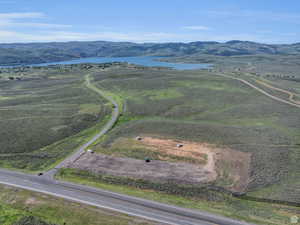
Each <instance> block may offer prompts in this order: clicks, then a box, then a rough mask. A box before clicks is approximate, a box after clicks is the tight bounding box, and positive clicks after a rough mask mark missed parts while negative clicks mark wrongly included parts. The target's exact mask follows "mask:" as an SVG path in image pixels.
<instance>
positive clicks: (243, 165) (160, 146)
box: [140, 137, 251, 192]
mask: <svg viewBox="0 0 300 225" xmlns="http://www.w3.org/2000/svg"><path fill="white" fill-rule="evenodd" d="M140 142H141V143H143V144H144V145H146V146H148V147H151V148H153V149H155V150H156V151H160V152H164V153H167V154H170V155H176V156H185V157H193V158H197V159H202V160H205V161H206V163H205V164H204V166H203V169H205V170H206V171H209V173H210V180H211V181H212V180H217V183H218V184H219V185H221V186H224V187H226V188H227V189H230V190H232V191H239V192H242V191H244V190H245V189H246V188H247V185H248V183H249V181H250V180H249V171H250V161H251V154H250V153H244V152H240V151H237V150H234V149H230V148H228V147H217V146H215V145H212V144H208V143H199V142H187V141H176V140H172V139H159V138H152V137H143V138H142V139H141V140H140ZM178 145H181V147H178Z"/></svg>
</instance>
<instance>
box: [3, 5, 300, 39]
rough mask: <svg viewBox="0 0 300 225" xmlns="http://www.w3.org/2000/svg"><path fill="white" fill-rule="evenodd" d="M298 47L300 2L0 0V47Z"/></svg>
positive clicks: (299, 37)
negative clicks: (244, 43) (96, 43)
mask: <svg viewBox="0 0 300 225" xmlns="http://www.w3.org/2000/svg"><path fill="white" fill-rule="evenodd" d="M237 39H238V40H249V41H256V42H264V43H295V42H300V1H299V0H285V1H283V0H251V1H250V0H249V1H245V0H223V1H222V0H209V1H207V0H206V1H201V0H107V1H101V0H73V1H72V0H0V42H2V43H4V42H5V43H9V42H47V41H91V40H106V41H133V42H139V43H141V42H189V41H221V42H224V41H228V40H237Z"/></svg>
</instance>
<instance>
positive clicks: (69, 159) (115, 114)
mask: <svg viewBox="0 0 300 225" xmlns="http://www.w3.org/2000/svg"><path fill="white" fill-rule="evenodd" d="M86 85H87V87H88V88H89V89H91V90H93V91H95V92H96V93H98V94H99V95H100V96H102V97H103V98H105V99H106V100H108V101H109V102H111V103H112V105H113V111H112V115H111V119H110V120H109V121H108V122H107V123H106V124H105V126H104V127H103V128H102V130H101V131H100V132H99V133H98V134H96V135H95V136H94V137H92V138H91V140H89V141H88V142H87V143H85V144H83V145H82V146H81V147H80V148H79V149H78V150H77V151H76V152H74V153H73V154H72V155H70V156H69V157H67V158H66V159H65V160H64V161H62V162H61V163H59V164H58V165H56V166H55V168H53V169H51V170H49V171H47V172H45V173H44V176H45V177H48V178H49V179H51V178H53V177H54V175H55V173H56V172H57V170H58V169H60V168H62V167H64V165H66V164H68V163H70V162H74V161H76V160H77V159H78V158H79V157H80V156H81V155H82V154H83V153H84V152H85V150H86V148H87V147H88V146H89V145H91V144H92V143H94V142H95V141H96V140H97V139H99V138H100V137H102V136H103V135H104V134H106V133H107V132H108V131H109V130H110V129H111V128H112V127H113V126H114V124H115V123H116V122H117V120H118V118H119V116H120V109H119V105H118V103H117V102H116V101H115V100H114V99H113V98H112V97H110V96H108V95H106V94H105V93H104V92H102V91H101V90H100V89H98V88H97V87H95V86H94V85H93V84H91V82H90V77H89V75H87V76H86Z"/></svg>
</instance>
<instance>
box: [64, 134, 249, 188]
mask: <svg viewBox="0 0 300 225" xmlns="http://www.w3.org/2000/svg"><path fill="white" fill-rule="evenodd" d="M151 136H152V135H151ZM151 136H150V135H147V136H146V135H144V136H141V138H138V139H134V138H118V139H117V140H115V142H114V143H112V144H111V146H110V147H109V149H107V151H108V152H110V151H113V150H114V149H126V154H127V153H128V151H129V152H130V149H132V150H133V149H146V151H147V150H148V151H149V152H151V151H152V152H158V153H160V154H159V155H158V160H152V161H151V162H150V163H145V161H144V160H141V159H132V158H131V156H130V155H129V156H128V155H127V157H126V155H122V154H119V153H118V152H120V151H121V150H118V151H117V152H115V151H113V152H114V153H113V154H111V155H110V156H107V155H105V154H89V153H86V154H84V155H83V156H82V157H81V158H79V159H78V160H77V161H76V162H74V163H73V164H69V165H68V166H67V167H70V168H78V169H83V170H88V171H91V172H94V173H103V174H110V175H114V176H128V177H132V178H138V179H139V178H141V179H147V180H151V181H159V182H167V181H175V182H177V183H179V184H200V183H201V184H203V183H211V182H215V183H216V184H217V185H218V186H222V187H224V188H226V189H228V190H231V191H238V192H243V191H245V190H246V188H247V185H248V183H249V171H250V161H251V154H250V153H244V152H240V151H236V150H234V149H231V148H228V147H218V146H216V145H212V144H208V143H199V142H189V141H178V140H174V139H163V138H154V136H153V137H151ZM170 156H176V161H175V162H174V160H173V159H172V160H170V159H171V157H170ZM187 158H192V159H195V160H194V161H193V162H192V163H191V162H190V161H188V162H187V161H186V159H187Z"/></svg>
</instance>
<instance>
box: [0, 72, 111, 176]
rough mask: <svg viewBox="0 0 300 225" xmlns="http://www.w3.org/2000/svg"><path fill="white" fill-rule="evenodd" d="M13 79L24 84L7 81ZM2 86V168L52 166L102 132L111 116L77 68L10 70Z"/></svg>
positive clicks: (3, 79) (107, 107)
mask: <svg viewBox="0 0 300 225" xmlns="http://www.w3.org/2000/svg"><path fill="white" fill-rule="evenodd" d="M12 70H13V69H12ZM20 74H22V75H20ZM12 76H13V77H21V80H8V77H12ZM0 87H1V89H0V96H1V98H0V127H1V130H0V143H1V149H0V166H2V167H9V168H10V167H12V168H18V169H23V170H34V171H36V170H41V169H45V168H48V167H49V166H51V165H52V164H54V163H55V162H57V161H59V160H61V159H63V158H64V157H66V156H67V155H68V154H70V153H71V152H73V151H74V150H75V149H76V148H77V147H78V146H79V145H80V144H82V143H84V141H86V138H88V137H89V136H90V135H92V134H93V133H95V131H97V130H99V129H101V126H99V124H101V125H103V123H102V122H104V121H106V120H107V119H108V118H107V116H108V117H109V115H110V112H111V107H110V106H109V104H108V103H107V101H106V100H104V99H102V98H101V96H99V95H97V93H94V92H93V91H92V90H90V89H89V88H88V87H87V86H86V84H85V78H84V74H82V72H81V70H80V69H79V68H74V69H70V71H68V70H67V69H66V68H64V69H59V68H48V69H45V68H41V69H38V68H35V69H34V68H32V69H28V71H24V72H22V73H21V72H11V71H9V72H7V73H6V74H5V73H2V74H1V79H0Z"/></svg>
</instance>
